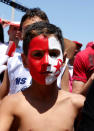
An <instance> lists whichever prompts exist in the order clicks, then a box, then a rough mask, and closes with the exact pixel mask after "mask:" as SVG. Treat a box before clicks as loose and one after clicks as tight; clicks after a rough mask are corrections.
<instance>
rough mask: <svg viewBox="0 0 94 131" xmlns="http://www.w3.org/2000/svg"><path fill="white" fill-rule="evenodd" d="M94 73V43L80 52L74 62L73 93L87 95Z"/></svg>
mask: <svg viewBox="0 0 94 131" xmlns="http://www.w3.org/2000/svg"><path fill="white" fill-rule="evenodd" d="M93 72H94V42H93V41H91V42H89V43H88V44H87V46H86V48H85V49H84V50H82V51H80V52H79V53H78V54H77V55H76V57H75V60H74V70H73V92H74V93H80V94H83V95H86V93H87V90H88V88H89V84H90V83H91V81H92V79H91V78H92V77H91V75H92V74H93Z"/></svg>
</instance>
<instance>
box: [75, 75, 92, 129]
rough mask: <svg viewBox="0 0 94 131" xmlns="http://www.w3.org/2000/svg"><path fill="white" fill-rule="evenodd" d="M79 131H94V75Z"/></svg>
mask: <svg viewBox="0 0 94 131" xmlns="http://www.w3.org/2000/svg"><path fill="white" fill-rule="evenodd" d="M77 131H94V74H93V80H92V83H91V85H90V87H89V90H88V92H87V95H86V100H85V103H84V107H83V109H82V117H81V120H80V123H79V126H78V129H77Z"/></svg>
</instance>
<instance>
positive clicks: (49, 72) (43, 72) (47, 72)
mask: <svg viewBox="0 0 94 131" xmlns="http://www.w3.org/2000/svg"><path fill="white" fill-rule="evenodd" d="M41 74H44V75H48V74H52V72H51V71H42V72H41Z"/></svg>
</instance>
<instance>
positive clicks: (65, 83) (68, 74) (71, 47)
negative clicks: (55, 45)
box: [61, 39, 82, 92]
mask: <svg viewBox="0 0 94 131" xmlns="http://www.w3.org/2000/svg"><path fill="white" fill-rule="evenodd" d="M64 47H65V52H66V57H67V59H66V60H67V63H66V69H65V72H64V74H63V76H62V80H61V88H62V87H63V89H64V90H66V91H69V92H72V76H73V63H74V59H75V56H76V54H77V53H78V52H79V51H80V50H81V47H82V43H80V42H78V41H71V40H68V39H64ZM61 75H62V72H61ZM64 87H65V88H64ZM66 87H68V88H66Z"/></svg>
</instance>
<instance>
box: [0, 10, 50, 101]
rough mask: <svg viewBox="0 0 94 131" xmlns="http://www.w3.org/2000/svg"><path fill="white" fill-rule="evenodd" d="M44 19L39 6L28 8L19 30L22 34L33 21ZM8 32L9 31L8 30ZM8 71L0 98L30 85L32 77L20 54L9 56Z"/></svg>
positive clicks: (0, 91) (46, 19)
mask: <svg viewBox="0 0 94 131" xmlns="http://www.w3.org/2000/svg"><path fill="white" fill-rule="evenodd" d="M37 21H46V22H49V20H48V17H47V15H46V13H45V12H44V11H42V10H41V9H39V8H33V9H31V10H28V11H27V12H26V14H24V16H23V17H22V20H21V24H20V30H21V32H22V35H23V33H24V29H25V28H26V27H27V26H28V25H30V24H33V23H34V22H37ZM8 32H9V34H10V31H8ZM7 65H8V71H6V72H5V76H4V79H3V82H2V85H1V88H0V99H2V98H3V97H4V96H5V95H6V94H8V93H9V94H13V93H17V92H18V91H20V90H21V89H22V88H27V87H29V86H30V85H31V80H32V77H31V75H30V73H29V71H28V69H25V68H24V67H23V64H22V59H21V55H19V56H17V57H11V58H9V59H8V63H7Z"/></svg>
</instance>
